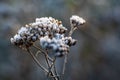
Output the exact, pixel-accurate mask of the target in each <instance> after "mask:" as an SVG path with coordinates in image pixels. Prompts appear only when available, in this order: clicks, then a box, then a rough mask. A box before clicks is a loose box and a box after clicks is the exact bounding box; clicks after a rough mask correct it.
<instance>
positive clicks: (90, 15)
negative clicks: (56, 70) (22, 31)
mask: <svg viewBox="0 0 120 80" xmlns="http://www.w3.org/2000/svg"><path fill="white" fill-rule="evenodd" d="M73 14H76V15H79V16H81V17H83V18H84V19H85V20H86V21H87V23H86V24H85V25H84V26H82V27H80V29H79V30H76V31H75V32H74V34H73V38H75V39H77V40H78V42H77V45H75V46H73V47H71V51H70V53H69V58H68V63H67V66H66V67H67V68H66V71H65V76H64V80H120V0H0V80H46V76H45V74H44V73H43V71H41V69H40V68H38V67H37V65H36V64H35V63H34V62H33V60H32V59H31V57H30V56H29V55H28V54H27V52H25V51H23V50H21V49H20V48H17V47H15V46H14V45H12V44H11V43H10V38H11V37H13V36H14V35H15V33H16V32H17V30H18V29H19V28H20V27H21V26H22V25H25V24H26V23H31V22H34V21H35V18H38V17H44V16H48V17H49V16H52V17H54V18H56V19H58V20H62V21H63V24H64V26H66V27H67V28H68V29H70V27H69V26H70V24H69V18H70V17H71V15H73ZM40 60H42V58H40ZM61 63H62V62H61ZM61 63H57V66H58V67H60V66H61Z"/></svg>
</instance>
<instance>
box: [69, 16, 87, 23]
mask: <svg viewBox="0 0 120 80" xmlns="http://www.w3.org/2000/svg"><path fill="white" fill-rule="evenodd" d="M85 22H86V21H85V20H84V19H83V18H82V17H79V16H77V15H72V17H71V18H70V23H71V24H73V25H74V24H77V25H82V24H84V23H85Z"/></svg>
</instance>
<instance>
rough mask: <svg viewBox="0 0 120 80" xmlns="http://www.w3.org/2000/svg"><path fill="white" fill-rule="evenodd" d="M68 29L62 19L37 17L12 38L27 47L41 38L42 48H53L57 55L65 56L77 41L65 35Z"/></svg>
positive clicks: (12, 40) (16, 43)
mask: <svg viewBox="0 0 120 80" xmlns="http://www.w3.org/2000/svg"><path fill="white" fill-rule="evenodd" d="M66 30H67V28H65V27H64V26H63V25H62V22H61V21H58V20H56V19H54V18H52V17H42V18H36V20H35V22H33V23H30V24H28V25H26V26H25V27H21V28H20V30H18V32H17V34H16V35H15V36H14V37H13V38H11V43H13V44H15V45H16V46H19V47H21V48H23V49H27V48H29V47H31V46H32V45H33V44H34V42H35V41H37V40H40V46H41V47H42V48H45V49H51V50H52V51H53V52H54V55H55V56H63V55H65V54H67V53H68V52H69V48H70V46H72V45H74V44H75V43H76V40H75V39H72V37H65V36H64V34H65V32H66Z"/></svg>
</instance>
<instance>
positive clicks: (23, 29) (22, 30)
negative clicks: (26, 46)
mask: <svg viewBox="0 0 120 80" xmlns="http://www.w3.org/2000/svg"><path fill="white" fill-rule="evenodd" d="M27 31H28V29H27V28H26V27H21V29H20V30H19V31H18V34H22V35H24V34H25V33H26V32H27Z"/></svg>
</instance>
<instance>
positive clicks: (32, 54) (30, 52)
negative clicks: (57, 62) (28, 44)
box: [27, 49, 49, 73]
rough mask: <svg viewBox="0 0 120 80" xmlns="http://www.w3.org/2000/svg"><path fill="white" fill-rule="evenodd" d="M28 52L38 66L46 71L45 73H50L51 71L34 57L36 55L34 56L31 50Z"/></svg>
mask: <svg viewBox="0 0 120 80" xmlns="http://www.w3.org/2000/svg"><path fill="white" fill-rule="evenodd" d="M27 51H28V53H29V54H30V55H31V57H32V58H33V60H34V61H35V62H36V63H37V65H38V66H39V67H40V68H41V69H42V70H43V71H45V72H47V73H48V72H49V71H48V70H47V69H46V68H45V67H43V66H42V65H41V64H40V63H39V61H38V59H37V58H36V57H35V56H34V54H33V53H32V52H31V51H30V50H29V49H27Z"/></svg>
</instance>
